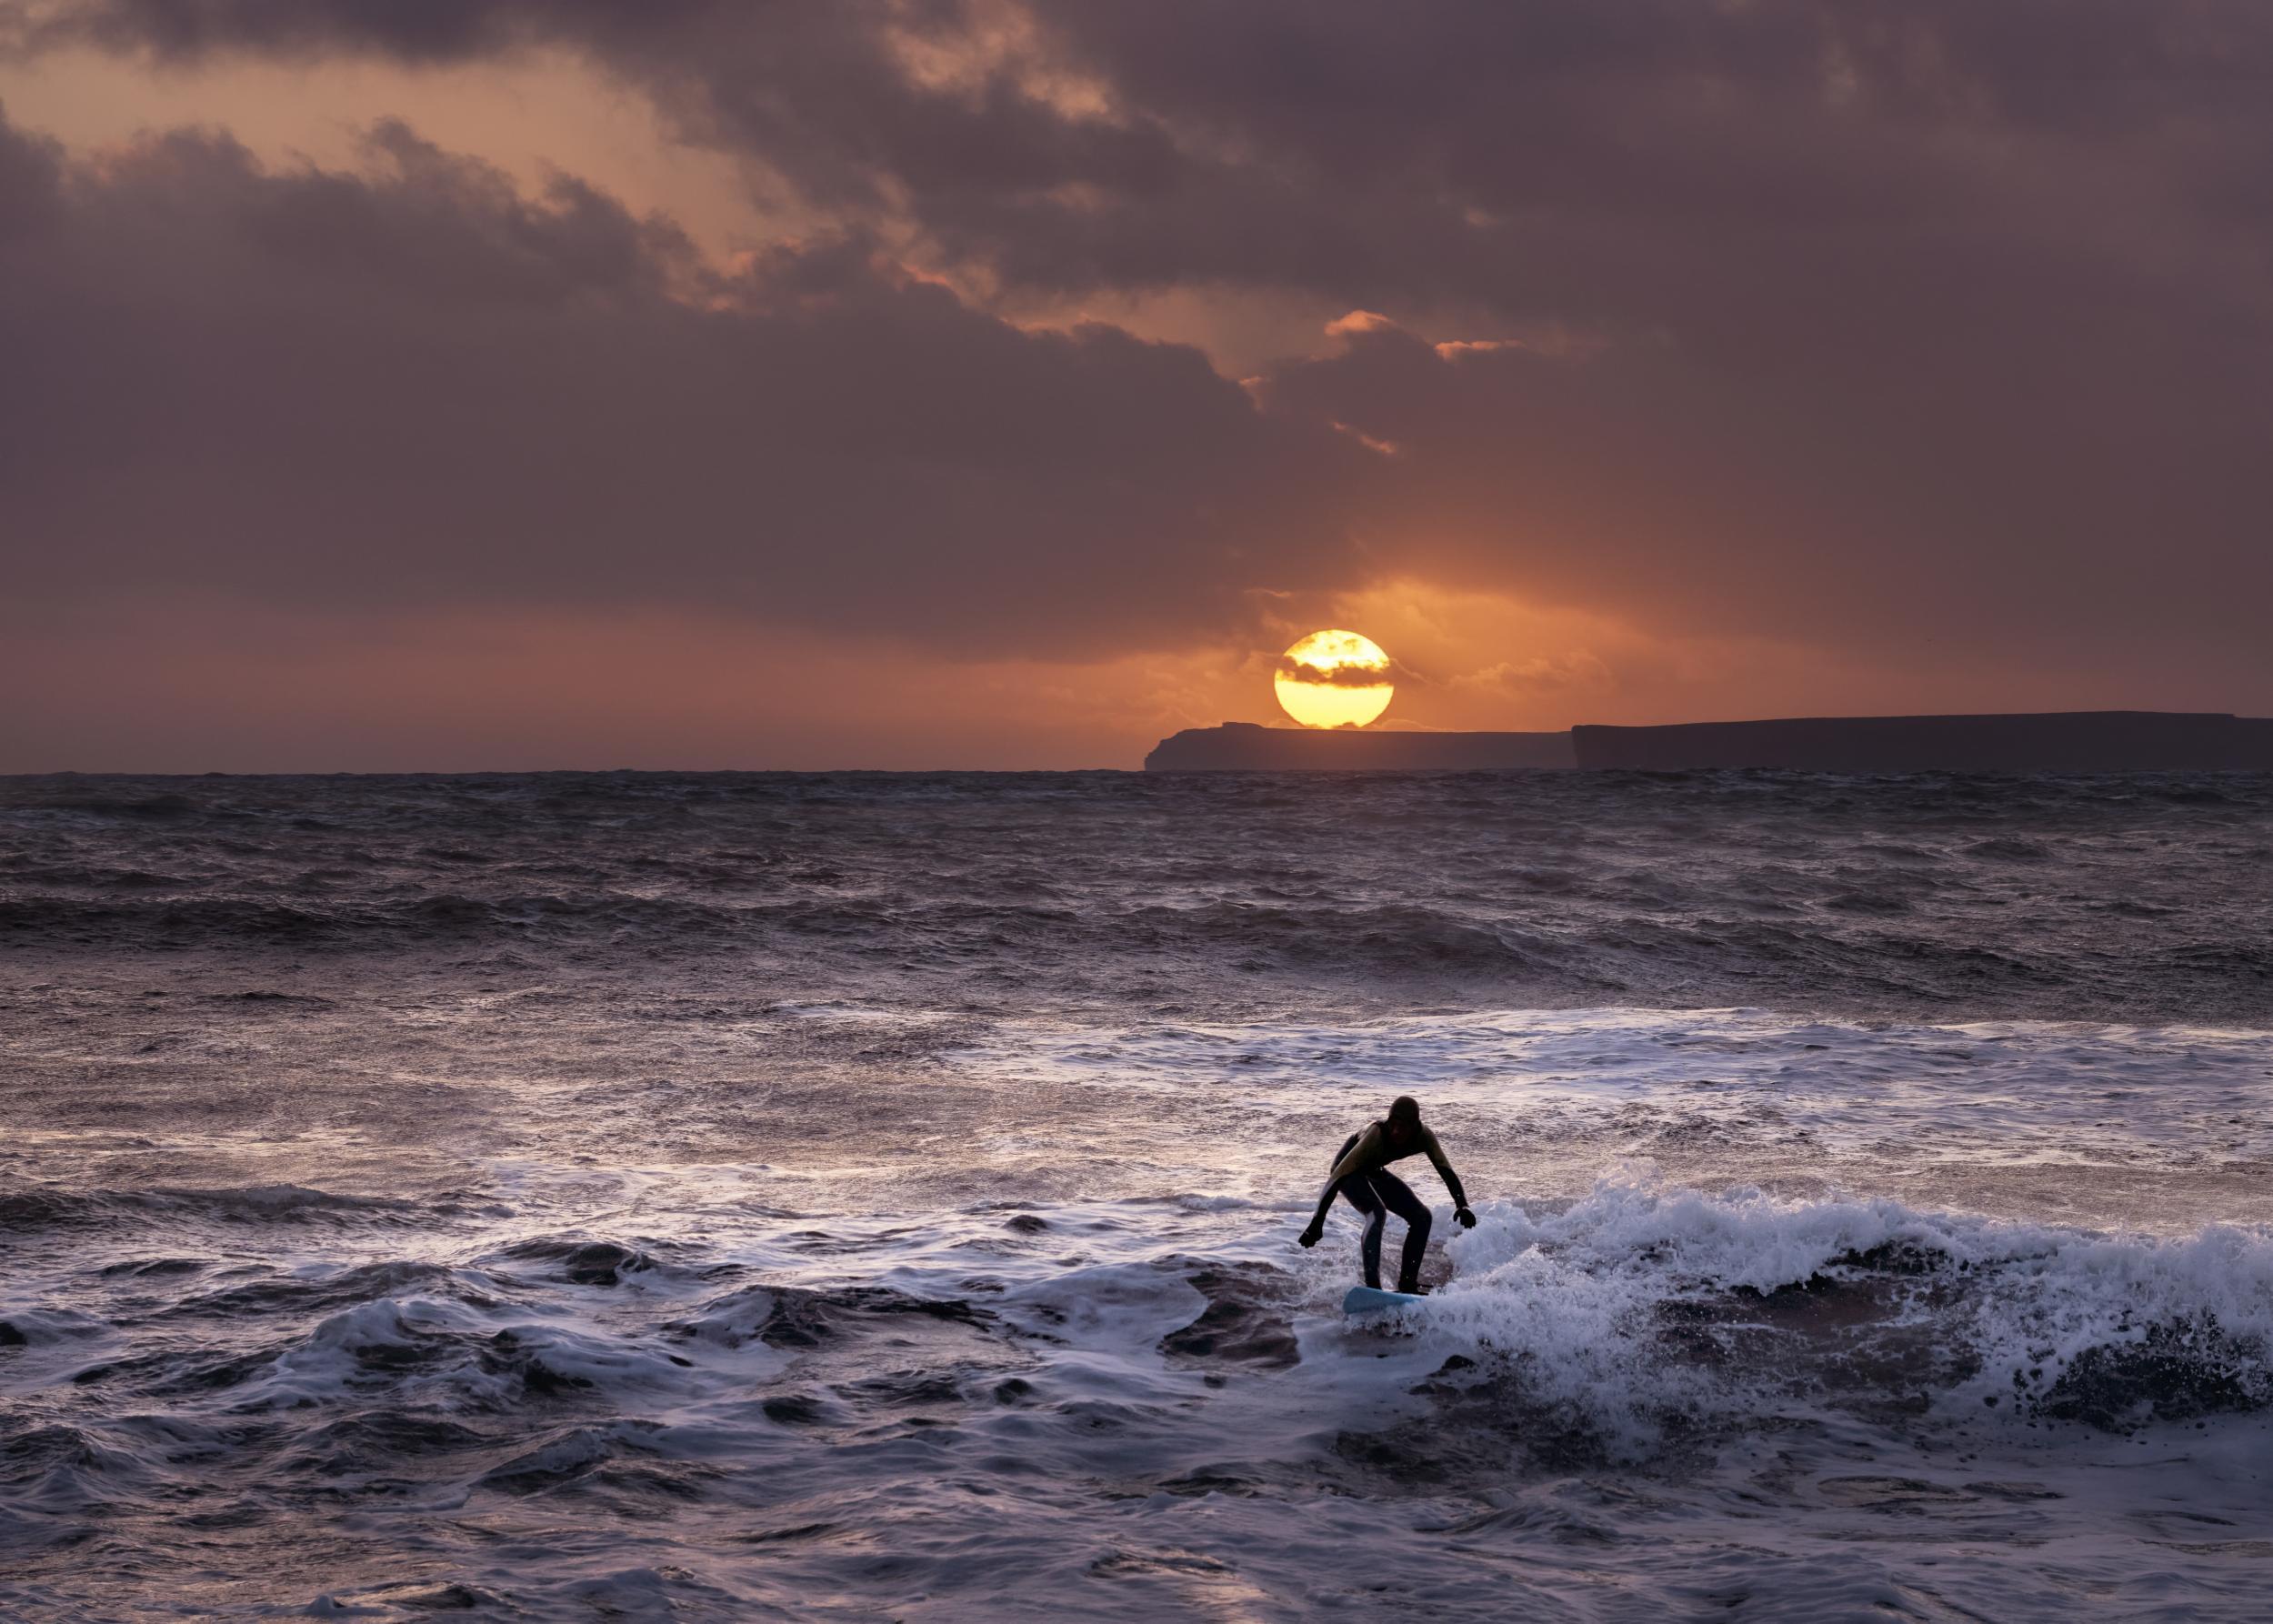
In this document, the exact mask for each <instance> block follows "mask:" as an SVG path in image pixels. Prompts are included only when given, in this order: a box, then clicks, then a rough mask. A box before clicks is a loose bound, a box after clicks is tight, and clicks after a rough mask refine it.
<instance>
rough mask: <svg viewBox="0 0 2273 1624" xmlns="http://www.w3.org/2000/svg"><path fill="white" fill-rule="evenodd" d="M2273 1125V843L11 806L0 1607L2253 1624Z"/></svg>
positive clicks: (690, 790) (879, 793) (339, 800)
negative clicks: (1416, 1128) (1437, 1145)
mask: <svg viewBox="0 0 2273 1624" xmlns="http://www.w3.org/2000/svg"><path fill="white" fill-rule="evenodd" d="M1400 1093H1409V1094H1412V1095H1414V1096H1416V1097H1417V1098H1418V1099H1419V1100H1420V1102H1421V1104H1422V1107H1423V1109H1424V1112H1425V1115H1426V1119H1427V1121H1428V1123H1429V1124H1430V1125H1431V1126H1432V1127H1433V1128H1435V1130H1436V1131H1437V1135H1438V1136H1439V1138H1441V1140H1442V1141H1443V1143H1444V1146H1445V1148H1446V1149H1447V1152H1448V1154H1449V1156H1450V1158H1451V1159H1452V1161H1453V1163H1454V1165H1455V1166H1456V1167H1457V1169H1458V1171H1459V1173H1460V1175H1461V1177H1462V1178H1464V1179H1465V1181H1466V1183H1467V1188H1468V1191H1469V1193H1470V1197H1471V1199H1472V1201H1473V1203H1474V1206H1475V1208H1476V1211H1477V1215H1478V1218H1479V1220H1480V1221H1479V1222H1478V1224H1477V1227H1476V1228H1474V1229H1473V1230H1467V1231H1464V1230H1460V1229H1457V1228H1455V1227H1454V1226H1453V1225H1452V1223H1451V1222H1450V1218H1451V1203H1450V1199H1449V1198H1448V1197H1447V1194H1446V1192H1445V1191H1444V1189H1443V1188H1442V1187H1441V1186H1440V1185H1439V1183H1438V1182H1437V1178H1436V1176H1435V1174H1434V1173H1433V1172H1432V1171H1431V1170H1430V1169H1429V1168H1428V1166H1427V1162H1426V1161H1425V1160H1421V1159H1418V1158H1416V1159H1415V1160H1413V1161H1410V1162H1406V1163H1401V1164H1399V1167H1398V1169H1397V1170H1398V1171H1399V1172H1400V1173H1401V1174H1403V1175H1404V1176H1405V1177H1406V1178H1407V1179H1408V1181H1409V1182H1410V1183H1411V1184H1412V1185H1413V1187H1414V1188H1415V1189H1416V1190H1417V1192H1418V1193H1419V1195H1420V1197H1421V1198H1422V1199H1423V1200H1424V1201H1425V1202H1427V1203H1429V1204H1430V1205H1431V1206H1432V1207H1433V1208H1434V1211H1435V1214H1436V1222H1435V1226H1434V1240H1433V1242H1432V1248H1431V1254H1430V1258H1429V1262H1428V1267H1427V1271H1426V1276H1427V1279H1428V1280H1429V1281H1430V1283H1431V1285H1432V1288H1433V1290H1432V1294H1431V1295H1430V1296H1429V1297H1428V1298H1427V1299H1426V1300H1425V1301H1424V1302H1423V1303H1422V1304H1421V1305H1420V1306H1418V1307H1417V1308H1413V1309H1410V1310H1408V1311H1406V1312H1404V1313H1402V1314H1397V1315H1392V1316H1388V1317H1385V1318H1373V1319H1367V1320H1359V1321H1353V1320H1348V1319H1345V1318H1343V1316H1342V1315H1341V1313H1340V1312H1339V1303H1340V1298H1341V1296H1342V1293H1343V1291H1344V1290H1345V1289H1346V1288H1347V1286H1349V1285H1350V1284H1352V1283H1354V1281H1355V1280H1356V1278H1357V1229H1358V1224H1357V1219H1356V1218H1355V1216H1354V1215H1353V1214H1352V1212H1351V1211H1350V1209H1349V1208H1347V1206H1344V1207H1342V1208H1339V1209H1338V1210H1337V1213H1336V1214H1335V1216H1334V1217H1333V1218H1331V1219H1330V1220H1329V1223H1328V1228H1327V1235H1326V1238H1325V1239H1324V1241H1323V1242H1322V1243H1321V1244H1320V1245H1319V1246H1318V1247H1317V1248H1315V1249H1314V1250H1308V1251H1306V1250H1304V1249H1302V1248H1298V1247H1297V1245H1296V1240H1295V1238H1296V1236H1297V1233H1298V1231H1299V1230H1300V1229H1301V1228H1302V1226H1303V1224H1304V1222H1305V1220H1306V1218H1307V1214H1308V1211H1309V1209H1310V1207H1311V1205H1312V1203H1313V1202H1314V1201H1315V1199H1316V1198H1317V1194H1318V1191H1319V1188H1320V1186H1321V1183H1322V1181H1323V1178H1324V1174H1325V1171H1326V1168H1327V1164H1328V1162H1329V1160H1330V1158H1331V1157H1332V1155H1333V1153H1334V1151H1335V1150H1336V1148H1337V1147H1338V1146H1339V1145H1340V1143H1341V1141H1342V1140H1343V1139H1344V1138H1346V1137H1347V1135H1348V1134H1349V1133H1350V1132H1351V1131H1353V1130H1355V1129H1356V1128H1359V1127H1361V1126H1362V1125H1363V1124H1364V1123H1365V1122H1367V1121H1368V1120H1370V1119H1371V1118H1375V1117H1377V1116H1379V1115H1380V1114H1381V1113H1382V1111H1383V1109H1384V1108H1386V1106H1387V1102H1388V1100H1389V1098H1391V1097H1393V1096H1395V1095H1397V1094H1400ZM2269 1099H2273V778H2268V777H2247V776H2171V777H2153V776H2141V777H2104V778H2089V777H1953V776H1918V777H1882V778H1868V777H1816V776H1807V775H1797V774H1778V773H1750V772H1725V773H1689V774H1667V775H1645V774H1623V773H1600V774H1579V773H1555V772H1528V773H1527V772H1513V773H1505V774H1477V775H1457V774H1456V775H1357V776H1347V777H1343V776H1332V775H1316V776H1303V777H1277V776H1248V775H1226V776H1218V777H1207V776H1192V777H1167V776H1155V777H1147V776H1142V775H1130V774H1119V773H1094V774H1006V775H989V774H939V775H884V774H874V775H870V774H832V775H766V774H751V775H743V774H689V775H674V774H631V773H625V774H540V775H495V776H488V775H477V776H455V777H444V776H435V777H202V778H133V777H76V776H72V777H17V778H10V779H0V1130H4V1131H0V1262H4V1263H5V1270H0V1612H4V1613H5V1615H6V1616H9V1617H13V1618H24V1619H175V1618H210V1617H223V1618H234V1617H318V1618H354V1619H380V1620H386V1619H432V1618H434V1617H436V1616H437V1615H438V1614H440V1615H444V1616H447V1615H448V1614H450V1613H451V1612H453V1611H467V1612H471V1613H473V1614H475V1615H477V1616H485V1617H496V1618H505V1619H515V1618H526V1619H603V1618H608V1619H621V1618H629V1619H646V1618H656V1619H768V1618H774V1619H1152V1618H1178V1619H1183V1618H1191V1619H1214V1620H1225V1621H1232V1620H1278V1619H1315V1618H1347V1619H1511V1618H1521V1619H1534V1620H1558V1619H1642V1620H1651V1621H1658V1620H1664V1619H1706V1618H1711V1619H1737V1620H1750V1619H1795V1620H1799V1619H1805V1620H1818V1619H1997V1620H2016V1619H2064V1620H2073V1619H2097V1618H2121V1619H2262V1618H2263V1617H2265V1616H2266V1608H2267V1602H2266V1596H2267V1593H2268V1581H2273V1426H2268V1422H2269V1421H2273V1117H2269V1116H2268V1100H2269ZM1397 1238H1398V1237H1397V1226H1396V1225H1395V1224H1394V1222H1393V1224H1392V1227H1391V1233H1390V1240H1389V1250H1390V1252H1391V1253H1392V1255H1394V1252H1395V1250H1396V1248H1397Z"/></svg>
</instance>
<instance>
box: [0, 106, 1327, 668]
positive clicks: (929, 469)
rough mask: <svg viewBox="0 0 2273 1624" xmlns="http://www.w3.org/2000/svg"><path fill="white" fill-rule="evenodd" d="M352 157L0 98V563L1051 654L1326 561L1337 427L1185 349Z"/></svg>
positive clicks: (26, 586) (437, 169)
mask: <svg viewBox="0 0 2273 1624" xmlns="http://www.w3.org/2000/svg"><path fill="white" fill-rule="evenodd" d="M369 160H370V167H369V169H368V171H367V172H365V173H344V172H335V171H325V170H320V169H316V168H314V167H306V166H303V167H296V168H291V169H285V170H279V171H271V170H267V169H264V168H263V167H261V166H260V165H258V164H257V163H255V161H254V160H253V159H252V158H251V156H250V155H248V154H246V153H245V151H244V150H243V149H241V148H239V147H237V146H235V145H233V144H231V143H230V142H228V141H227V140H226V139H225V138H222V137H217V136H213V135H198V134H187V133H175V134H172V135H163V136H159V137H155V138H152V139H150V140H147V141H145V142H144V143H142V144H140V145H137V146H135V147H134V148H133V149H131V150H130V151H127V152H125V153H123V154H118V155H112V156H111V157H109V158H107V159H105V161H104V162H102V163H100V164H99V165H76V166H69V165H64V164H63V162H62V160H61V159H60V158H59V157H58V156H57V155H56V154H55V153H54V152H53V151H52V150H50V149H48V148H45V147H44V146H42V145H39V144H37V143H35V142H33V141H30V140H28V139H26V138H25V137H23V136H21V135H15V134H13V133H10V132H8V131H7V130H6V128H5V125H0V175H12V176H15V177H17V178H15V179H14V180H12V181H11V182H10V183H9V189H8V190H7V192H5V194H0V196H5V197H6V198H8V199H10V200H11V202H10V204H9V206H8V210H7V213H6V214H5V216H0V222H5V224H0V232H4V233H5V236H0V244H5V246H0V253H5V255H6V256H7V257H6V262H5V275H6V276H7V278H8V286H9V288H10V296H9V298H8V299H7V300H6V301H5V304H0V353H5V355H6V356H8V357H9V365H8V366H7V367H6V368H5V369H0V423H5V425H6V426H7V428H8V431H9V432H8V433H7V434H6V436H5V448H0V459H5V465H6V468H7V473H8V476H9V477H8V478H7V479H6V481H5V488H0V537H4V539H0V546H4V547H5V550H6V553H7V557H8V564H9V567H10V579H11V583H12V587H13V588H14V590H15V592H16V593H18V594H20V595H22V596H24V597H25V598H30V599H36V598H40V597H43V596H45V597H53V598H58V599H70V598H75V597H85V596H90V595H117V594H120V593H122V592H129V591H130V592H133V593H136V594H141V595H145V596H146V595H155V594H158V593H162V592H165V591H171V590H185V589H193V588H194V589H195V590H197V591H201V592H215V591H219V592H225V593H231V594H235V595H236V596H242V597H245V598H250V599H256V600H261V601H268V602H298V603H302V604H305V605H308V606H314V607H325V606H343V605H352V606H357V607H367V606H386V605H389V604H396V605H403V606H416V605H421V604H445V603H446V604H457V605H465V604H479V603H484V602H487V603H501V604H518V605H543V604H586V605H589V604H627V605H630V604H641V603H650V604H652V603H678V604H700V605H703V606H706V607H713V608H716V607H732V608H736V609H738V610H739V611H741V612H742V613H744V614H746V616H748V617H750V619H751V620H752V621H753V622H754V623H757V624H776V625H779V624H792V625H800V626H805V627H816V628H826V627H839V628H844V629H848V630H855V631H859V632H864V633H867V632H877V633H891V634H894V635H898V636H901V637H906V638H910V639H914V640H916V641H921V642H925V643H927V644H929V645H931V646H934V647H956V646H958V645H963V646H971V647H983V648H985V649H986V651H988V652H990V653H1002V652H1006V651H1016V652H1022V653H1034V654H1051V655H1056V654H1062V653H1065V652H1066V651H1069V650H1073V649H1077V648H1088V649H1094V648H1095V647H1096V642H1097V639H1098V638H1099V637H1100V636H1105V635H1109V636H1110V637H1112V638H1113V639H1115V640H1116V646H1117V647H1146V646H1154V647H1167V646H1173V647H1187V646H1189V645H1190V644H1192V643H1193V642H1194V641H1195V640H1197V639H1198V638H1200V637H1206V636H1209V635H1217V636H1220V635H1222V634H1224V633H1226V632H1227V631H1229V630H1232V629H1234V628H1237V627H1242V626H1245V625H1247V624H1248V623H1249V622H1250V620H1251V617H1252V607H1251V600H1250V599H1249V598H1248V596H1247V589H1248V588H1249V587H1250V586H1254V585H1257V584H1266V585H1267V584H1272V583H1274V582H1276V581H1277V580H1278V579H1281V578H1285V577H1288V576H1293V575H1295V574H1297V573H1303V574H1308V573H1310V572H1314V571H1318V570H1323V571H1325V572H1326V574H1327V576H1333V575H1334V574H1336V573H1337V568H1340V569H1347V568H1349V567H1351V565H1350V555H1349V554H1348V552H1347V548H1346V547H1344V546H1340V545H1339V544H1337V530H1336V526H1335V524H1334V521H1333V520H1332V518H1331V516H1330V515H1329V514H1328V513H1327V512H1326V511H1325V510H1324V509H1323V507H1322V506H1321V504H1322V503H1323V502H1324V501H1326V500H1327V499H1328V498H1329V497H1330V493H1331V490H1332V487H1333V486H1334V484H1335V482H1336V478H1337V476H1336V473H1335V467H1336V465H1337V463H1338V462H1342V461H1349V460H1355V459H1356V458H1357V457H1358V456H1363V455H1364V454H1363V453H1362V452H1358V451H1356V450H1347V451H1346V450H1344V449H1343V448H1342V444H1341V442H1340V440H1339V438H1338V436H1334V435H1333V434H1332V433H1331V432H1330V431H1329V430H1327V429H1325V428H1323V427H1310V426H1303V425H1300V424H1297V423H1293V422H1291V421H1275V420H1271V419H1268V418H1266V417H1265V416H1263V415H1262V414H1260V413H1259V412H1258V411H1257V409H1256V408H1255V406H1254V404H1253V402H1252V401H1251V400H1250V398H1249V397H1248V396H1247V394H1246V393H1245V392H1244V391H1242V390H1241V389H1240V388H1239V387H1238V386H1237V385H1235V384H1233V383H1231V382H1229V381H1227V380H1226V379H1224V378H1222V377H1220V376H1217V374H1216V373H1215V372H1214V371H1213V370H1212V369H1211V368H1210V367H1209V366H1208V365H1207V361H1206V359H1205V357H1204V356H1201V355H1199V354H1198V353H1197V351H1193V350H1190V349H1187V348H1180V347H1177V346H1163V345H1157V344H1150V343H1146V342H1142V341H1140V340H1137V339H1136V338H1134V337H1132V336H1129V335H1128V334H1126V333H1125V332H1122V331H1120V330H1118V329H1115V328H1111V327H1106V326H1085V327H1082V328H1080V329H1077V330H1076V331H1073V332H1070V333H1068V332H1057V331H1042V332H1027V331H1023V330H1020V329H1019V328H1016V327H1015V326H1010V325H1008V324H1006V323H1005V322H1004V321H1002V320H1000V319H998V318H996V317H995V316H991V315H989V314H987V313H986V312H984V311H981V310H978V309H975V308H973V307H972V306H969V305H967V304H966V303H965V302H963V301H962V300H961V299H959V298H958V297H957V296H956V295H955V294H954V293H952V292H951V291H949V290H947V289H946V288H944V287H942V286H938V285H937V284H936V283H935V282H933V281H930V280H926V279H925V278H922V277H919V276H910V275H907V274H906V273H905V272H904V271H902V270H901V269H899V268H898V267H897V266H896V264H895V263H894V262H893V261H892V260H891V258H890V256H887V255H886V254H884V253H883V252H882V251H881V250H880V249H879V248H877V247H876V246H875V245H873V244H868V243H863V242H861V241H859V240H858V239H856V238H842V239H837V240H834V241H827V242H819V243H814V244H809V245H806V246H796V247H784V248H781V249H778V250H774V251H771V252H768V253H766V254H763V255H761V256H756V258H755V259H753V260H752V261H751V262H750V263H748V264H746V265H745V266H741V267H738V268H736V269H734V270H732V271H724V270H719V269H717V268H716V267H710V266H705V265H704V264H702V263H701V262H699V261H698V260H697V259H696V257H695V256H693V255H692V253H691V251H690V250H689V249H688V248H687V246H686V241H685V238H684V237H683V236H681V235H680V234H679V233H678V232H677V231H676V228H675V227H673V226H671V225H670V224H669V223H668V222H667V221H664V220H661V219H657V218H652V217H650V218H641V217H637V216H634V215H633V214H632V213H631V212H630V211H628V210H627V209H626V207H625V206H623V205H621V204H620V203H619V202H617V201H616V200H615V199H613V198H611V197H608V196H606V195H603V194H600V193H598V192H596V191H595V190H594V189H592V188H591V187H589V186H587V185H584V184H582V183H580V182H578V181H576V180H575V179H573V178H568V177H563V178H561V179H559V180H557V181H556V183H555V184H554V185H552V187H551V188H550V189H549V190H548V191H547V192H546V193H545V194H544V195H540V196H535V197H531V196H526V195H522V194H521V193H519V192H517V191H516V189H515V188H514V187H513V186H512V185H509V184H508V183H506V181H505V179H504V178H503V177H502V176H501V175H499V174H498V173H497V172H496V170H494V169H492V168H489V167H488V166H486V165H483V164H481V163H478V162H476V161H475V160H473V159H470V158H467V157H465V156H459V155H448V154H445V153H442V152H439V151H437V150H436V149H435V148H433V147H432V146H430V145H426V144H425V143H423V142H421V141H419V140H418V139H417V138H416V136H415V135H413V134H412V133H411V132H409V131H408V130H406V129H405V128H403V127H402V126H400V125H385V126H382V127H380V128H379V129H377V130H376V131H375V132H374V134H373V136H372V140H371V147H370V153H369ZM25 177H28V178H25ZM1306 491H1311V492H1316V493H1317V496H1316V497H1310V496H1305V495H1304V493H1305V492H1306ZM1337 554H1338V555H1340V556H1341V558H1342V563H1341V565H1340V566H1337V562H1336V560H1337Z"/></svg>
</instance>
